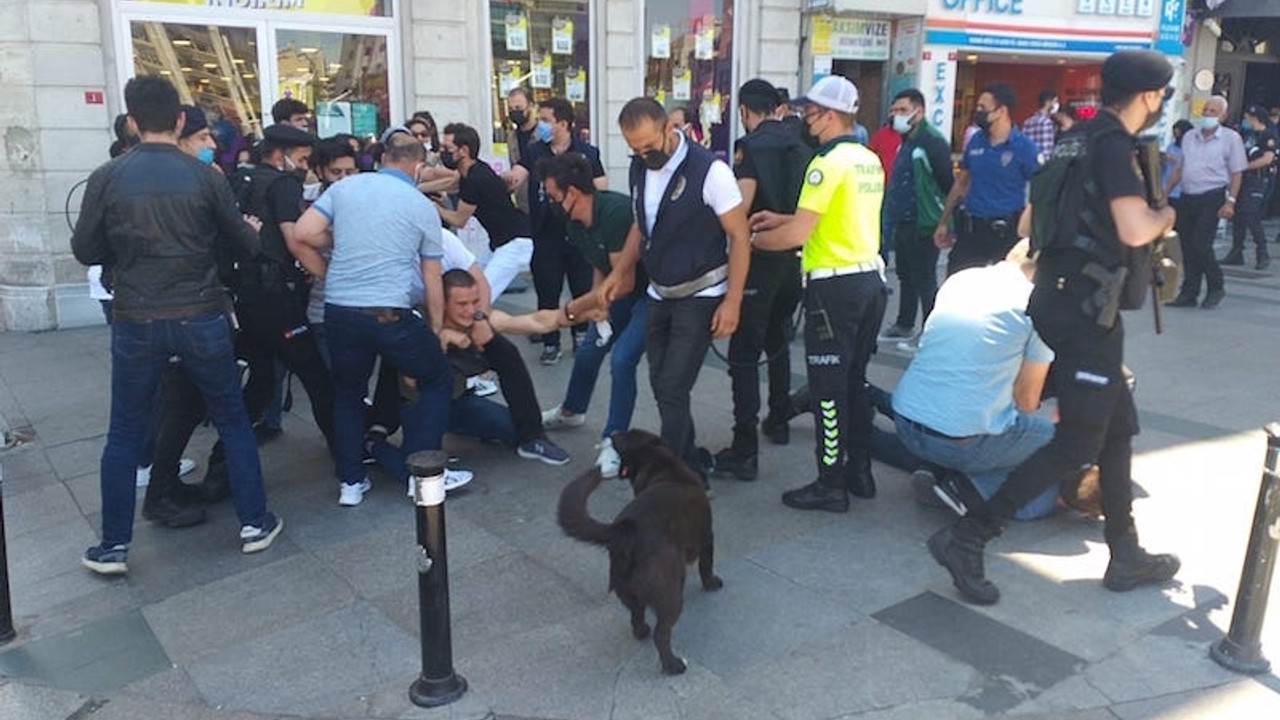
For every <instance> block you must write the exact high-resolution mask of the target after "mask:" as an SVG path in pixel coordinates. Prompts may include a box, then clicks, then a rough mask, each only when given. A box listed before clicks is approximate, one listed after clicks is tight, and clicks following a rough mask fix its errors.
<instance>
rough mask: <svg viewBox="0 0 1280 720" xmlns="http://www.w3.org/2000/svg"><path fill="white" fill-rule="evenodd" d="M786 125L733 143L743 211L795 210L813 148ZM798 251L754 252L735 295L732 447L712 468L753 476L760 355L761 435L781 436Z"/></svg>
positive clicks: (770, 91) (764, 86)
mask: <svg viewBox="0 0 1280 720" xmlns="http://www.w3.org/2000/svg"><path fill="white" fill-rule="evenodd" d="M753 91H754V92H756V93H757V94H765V95H767V96H768V97H771V98H772V97H776V96H777V90H775V89H774V88H773V86H772V85H769V84H768V83H766V82H764V81H762V80H751V81H748V82H747V84H745V85H743V88H742V90H740V91H739V97H742V96H743V94H746V93H750V92H753ZM802 131H803V128H800V129H799V130H797V128H796V126H795V125H793V124H788V123H783V122H781V121H779V120H774V119H772V118H769V119H765V120H764V121H762V122H761V123H760V125H759V126H757V127H756V129H755V130H753V131H752V132H751V133H750V134H748V135H747V136H746V137H743V138H742V139H741V140H739V141H738V146H737V149H736V152H735V154H734V174H735V175H737V177H738V178H739V179H751V180H754V181H756V192H755V196H754V197H753V199H752V202H751V208H750V210H749V214H750V213H755V212H759V211H761V210H772V211H773V212H776V213H780V214H783V215H790V214H793V213H794V212H795V209H796V201H797V199H798V198H799V195H800V188H801V186H802V184H803V182H804V177H805V170H806V168H807V166H808V164H809V162H810V160H811V159H812V157H813V151H812V150H811V149H810V148H809V147H808V145H807V144H806V143H805V142H804V140H803V138H802V137H801V136H800V132H802ZM802 292H803V290H802V289H801V285H800V254H799V248H790V249H784V250H760V249H757V248H753V249H752V252H751V266H750V269H749V270H748V271H747V284H746V288H745V290H744V292H743V296H742V312H741V317H742V322H741V324H740V325H739V326H738V331H737V332H736V333H734V335H733V337H732V338H731V339H730V340H729V377H730V378H731V380H732V383H731V384H732V390H733V445H732V446H731V447H730V448H729V449H727V450H725V451H722V452H721V453H718V454H717V455H716V469H717V470H725V469H727V468H730V467H733V468H735V469H736V470H737V472H736V474H737V475H738V476H739V477H744V478H746V477H748V476H750V477H754V475H755V472H754V460H755V455H756V452H757V448H758V442H757V439H756V421H757V417H758V414H759V412H760V371H759V365H758V363H759V361H760V354H761V352H763V353H764V354H765V357H766V358H767V361H768V365H769V415H768V417H767V418H766V419H765V423H764V427H763V430H764V432H765V433H766V434H767V435H769V436H770V437H771V438H773V439H774V441H775V442H780V443H785V442H787V438H788V434H789V433H788V431H787V416H788V413H789V409H790V406H791V403H790V398H789V396H788V393H789V392H790V387H791V356H790V353H788V352H787V344H788V343H789V342H790V340H791V338H790V334H791V318H792V316H793V315H794V314H795V309H796V305H798V304H799V302H800V297H801V294H802Z"/></svg>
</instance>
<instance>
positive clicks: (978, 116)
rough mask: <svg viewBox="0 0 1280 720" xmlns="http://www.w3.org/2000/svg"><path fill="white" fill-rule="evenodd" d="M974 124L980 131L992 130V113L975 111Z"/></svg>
mask: <svg viewBox="0 0 1280 720" xmlns="http://www.w3.org/2000/svg"><path fill="white" fill-rule="evenodd" d="M973 124H974V125H977V126H978V129H980V130H990V129H991V112H990V111H988V110H974V111H973Z"/></svg>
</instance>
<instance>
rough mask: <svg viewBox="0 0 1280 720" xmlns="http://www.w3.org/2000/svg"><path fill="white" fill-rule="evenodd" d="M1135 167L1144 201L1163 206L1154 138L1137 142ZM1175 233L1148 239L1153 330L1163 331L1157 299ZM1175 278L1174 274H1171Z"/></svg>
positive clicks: (1169, 265)
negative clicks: (1139, 178) (1145, 193)
mask: <svg viewBox="0 0 1280 720" xmlns="http://www.w3.org/2000/svg"><path fill="white" fill-rule="evenodd" d="M1137 155H1138V168H1139V169H1140V170H1141V171H1142V180H1143V182H1144V183H1145V184H1146V186H1147V204H1148V205H1149V206H1150V207H1151V208H1152V209H1159V208H1162V207H1164V206H1165V205H1166V204H1167V202H1168V199H1167V198H1166V197H1165V195H1164V183H1163V182H1162V179H1161V177H1160V163H1161V160H1162V153H1161V152H1160V146H1159V145H1158V144H1157V141H1156V140H1155V139H1154V138H1148V139H1145V140H1141V141H1139V142H1138V153H1137ZM1177 240H1178V234H1177V233H1176V232H1173V231H1169V232H1168V233H1165V235H1164V236H1163V237H1159V238H1156V240H1155V241H1154V242H1152V243H1151V245H1150V246H1148V247H1149V251H1150V253H1151V311H1152V312H1153V313H1154V315H1155V325H1156V334H1157V335H1159V334H1160V333H1162V332H1164V315H1163V313H1162V310H1161V307H1160V302H1161V299H1162V295H1164V294H1165V293H1164V289H1165V284H1166V277H1165V274H1166V273H1167V272H1168V271H1169V270H1170V269H1172V270H1176V266H1175V265H1174V264H1173V262H1172V260H1170V259H1169V258H1168V257H1167V256H1166V254H1165V252H1166V249H1167V246H1168V244H1169V243H1170V242H1177ZM1172 279H1173V280H1176V279H1177V278H1176V274H1175V276H1174V277H1173V278H1172Z"/></svg>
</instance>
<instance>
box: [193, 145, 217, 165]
mask: <svg viewBox="0 0 1280 720" xmlns="http://www.w3.org/2000/svg"><path fill="white" fill-rule="evenodd" d="M196 159H197V160H199V161H200V162H202V163H204V164H205V165H212V164H213V148H207V147H203V148H200V149H199V150H197V151H196Z"/></svg>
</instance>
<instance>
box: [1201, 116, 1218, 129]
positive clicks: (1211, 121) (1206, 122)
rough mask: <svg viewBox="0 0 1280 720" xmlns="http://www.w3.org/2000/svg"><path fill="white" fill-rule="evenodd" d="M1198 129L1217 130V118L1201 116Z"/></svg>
mask: <svg viewBox="0 0 1280 720" xmlns="http://www.w3.org/2000/svg"><path fill="white" fill-rule="evenodd" d="M1200 129H1201V130H1217V129H1218V118H1216V117H1202V118H1200Z"/></svg>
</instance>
